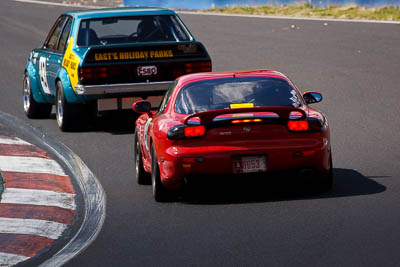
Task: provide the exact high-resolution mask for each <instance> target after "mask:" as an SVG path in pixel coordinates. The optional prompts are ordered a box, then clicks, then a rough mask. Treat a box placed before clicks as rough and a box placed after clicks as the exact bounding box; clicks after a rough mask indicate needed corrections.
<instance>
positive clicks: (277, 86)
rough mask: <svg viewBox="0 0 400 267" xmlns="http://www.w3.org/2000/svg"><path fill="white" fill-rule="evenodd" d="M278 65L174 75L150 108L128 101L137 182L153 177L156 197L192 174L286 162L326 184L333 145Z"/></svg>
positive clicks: (277, 167) (311, 95)
mask: <svg viewBox="0 0 400 267" xmlns="http://www.w3.org/2000/svg"><path fill="white" fill-rule="evenodd" d="M321 100H322V95H321V94H320V93H318V92H306V93H304V94H301V93H300V92H299V90H298V89H297V88H296V87H295V85H294V84H293V83H292V82H291V81H290V80H289V79H288V78H287V77H286V76H285V75H284V74H282V73H280V72H278V71H273V70H252V71H238V72H220V73H212V72H209V73H197V74H190V75H185V76H181V77H179V78H178V79H177V80H176V81H175V82H174V83H173V84H172V85H171V87H170V88H169V90H168V91H167V92H166V94H165V96H164V99H163V100H162V102H161V104H160V106H159V108H158V109H157V110H154V109H152V107H151V105H150V103H149V102H147V101H138V102H135V103H134V104H133V110H134V111H136V112H139V113H142V115H141V116H140V117H139V118H138V119H137V121H136V131H135V163H136V178H137V182H138V183H139V184H146V183H150V181H151V183H152V186H153V194H154V198H155V200H156V201H163V200H165V199H167V198H168V195H169V193H170V192H171V191H173V190H175V189H179V188H181V187H182V185H183V184H184V183H185V181H187V180H188V178H189V177H191V176H200V177H201V176H202V175H203V176H204V177H206V175H209V174H213V175H226V174H228V175H236V174H249V175H251V174H253V173H258V174H260V173H261V174H262V173H264V174H265V176H268V175H269V174H271V173H275V172H279V171H287V170H291V171H292V172H293V173H295V175H296V176H298V177H299V178H302V177H307V178H310V177H311V178H312V179H311V180H312V181H315V183H316V184H317V185H318V187H320V189H322V190H330V189H331V187H332V153H331V143H330V133H329V127H328V122H327V120H326V118H325V115H324V114H323V113H322V112H321V111H319V110H316V109H314V108H312V107H310V104H313V103H317V102H320V101H321Z"/></svg>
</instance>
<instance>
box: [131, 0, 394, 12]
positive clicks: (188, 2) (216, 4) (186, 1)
mask: <svg viewBox="0 0 400 267" xmlns="http://www.w3.org/2000/svg"><path fill="white" fill-rule="evenodd" d="M298 2H300V1H299V0H124V5H126V6H158V7H166V8H176V9H194V10H198V9H210V8H223V7H229V6H262V5H275V6H277V5H285V4H295V3H298ZM305 2H307V3H309V4H311V5H312V6H314V7H327V6H329V5H333V4H338V5H346V4H356V5H358V6H365V7H382V6H389V5H395V6H399V5H400V0H306V1H305Z"/></svg>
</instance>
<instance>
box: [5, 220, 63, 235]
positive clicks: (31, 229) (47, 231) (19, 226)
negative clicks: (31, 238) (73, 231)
mask: <svg viewBox="0 0 400 267" xmlns="http://www.w3.org/2000/svg"><path fill="white" fill-rule="evenodd" d="M65 228H67V225H66V224H63V223H58V222H52V221H45V220H36V219H15V218H0V233H4V234H23V235H35V236H42V237H47V238H50V239H57V238H59V237H60V236H61V234H62V233H63V232H64V230H65Z"/></svg>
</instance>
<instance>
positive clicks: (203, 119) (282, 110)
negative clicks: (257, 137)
mask: <svg viewBox="0 0 400 267" xmlns="http://www.w3.org/2000/svg"><path fill="white" fill-rule="evenodd" d="M255 112H273V113H275V114H277V115H278V116H279V118H280V119H281V120H282V121H285V122H286V121H288V120H289V119H290V114H291V113H292V112H299V113H301V115H302V116H301V117H298V118H296V119H298V120H302V119H305V118H306V117H307V114H306V112H305V111H304V110H303V109H300V108H295V107H275V106H273V107H256V108H234V109H216V110H209V111H203V112H199V113H195V114H192V115H190V116H188V117H186V119H185V122H184V123H185V124H186V125H188V124H189V120H190V119H192V118H195V117H197V118H199V119H200V123H201V124H208V123H210V122H211V121H212V120H213V119H214V118H215V117H217V116H220V115H224V114H237V113H255Z"/></svg>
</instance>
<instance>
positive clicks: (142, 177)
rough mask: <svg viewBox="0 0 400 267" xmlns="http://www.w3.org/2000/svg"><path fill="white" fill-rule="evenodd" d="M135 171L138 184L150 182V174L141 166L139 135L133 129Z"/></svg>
mask: <svg viewBox="0 0 400 267" xmlns="http://www.w3.org/2000/svg"><path fill="white" fill-rule="evenodd" d="M134 155H135V172H136V181H137V183H138V184H150V182H151V179H150V175H149V174H148V173H147V172H146V171H145V170H144V168H143V160H142V151H141V149H140V144H139V136H138V134H137V131H135V154H134Z"/></svg>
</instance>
